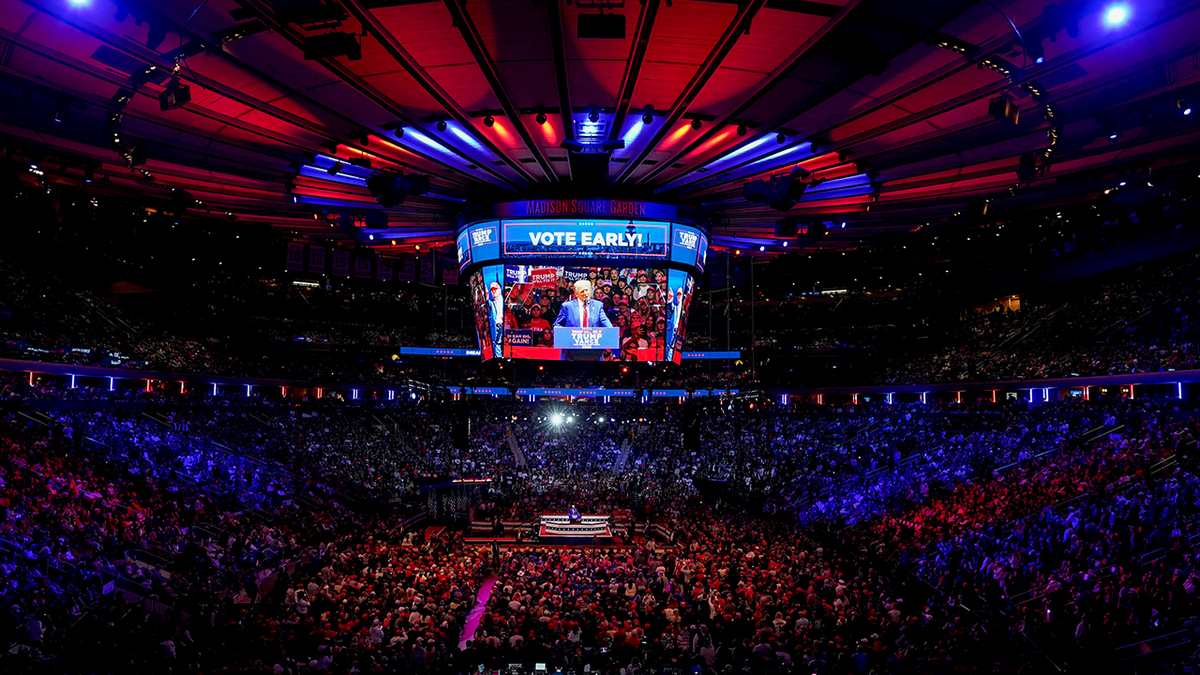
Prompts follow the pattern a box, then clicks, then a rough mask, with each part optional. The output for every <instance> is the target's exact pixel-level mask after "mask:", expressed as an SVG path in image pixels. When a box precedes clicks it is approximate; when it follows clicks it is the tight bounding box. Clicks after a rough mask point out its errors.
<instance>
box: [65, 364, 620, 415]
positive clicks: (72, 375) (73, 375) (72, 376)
mask: <svg viewBox="0 0 1200 675" xmlns="http://www.w3.org/2000/svg"><path fill="white" fill-rule="evenodd" d="M71 377H74V375H72V376H71ZM600 422H601V423H604V416H603V415H601V416H600Z"/></svg>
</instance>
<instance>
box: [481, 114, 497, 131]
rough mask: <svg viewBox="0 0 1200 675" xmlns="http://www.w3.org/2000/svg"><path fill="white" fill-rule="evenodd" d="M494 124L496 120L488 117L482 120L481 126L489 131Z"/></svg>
mask: <svg viewBox="0 0 1200 675" xmlns="http://www.w3.org/2000/svg"><path fill="white" fill-rule="evenodd" d="M495 123H496V118H495V117H492V116H491V115H488V116H487V117H485V118H483V126H485V127H487V128H489V129H491V128H492V125H493V124H495Z"/></svg>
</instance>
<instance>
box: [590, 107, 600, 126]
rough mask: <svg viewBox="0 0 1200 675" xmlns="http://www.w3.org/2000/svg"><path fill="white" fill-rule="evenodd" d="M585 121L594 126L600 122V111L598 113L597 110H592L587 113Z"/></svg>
mask: <svg viewBox="0 0 1200 675" xmlns="http://www.w3.org/2000/svg"><path fill="white" fill-rule="evenodd" d="M587 119H588V121H589V122H591V123H592V124H595V123H596V122H599V121H600V111H598V110H592V111H590V112H588V116H587Z"/></svg>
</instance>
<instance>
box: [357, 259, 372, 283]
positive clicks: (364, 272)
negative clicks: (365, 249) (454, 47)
mask: <svg viewBox="0 0 1200 675" xmlns="http://www.w3.org/2000/svg"><path fill="white" fill-rule="evenodd" d="M354 278H355V279H370V278H371V259H370V258H366V257H360V258H355V259H354Z"/></svg>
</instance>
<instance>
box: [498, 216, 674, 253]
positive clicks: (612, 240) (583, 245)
mask: <svg viewBox="0 0 1200 675" xmlns="http://www.w3.org/2000/svg"><path fill="white" fill-rule="evenodd" d="M668 230H669V226H668V225H667V224H665V223H648V222H637V221H634V222H621V221H550V220H531V221H507V222H505V223H504V237H503V241H504V255H506V256H538V255H553V256H556V257H558V256H578V257H586V258H591V257H620V258H625V257H635V258H641V257H645V258H665V257H667V249H668V244H669V241H668V239H669V236H670V235H669V232H668Z"/></svg>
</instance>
